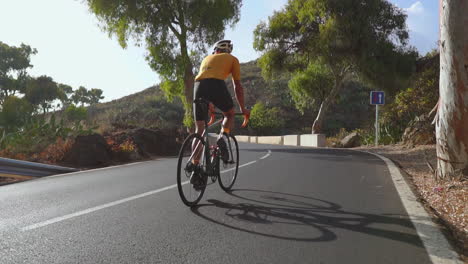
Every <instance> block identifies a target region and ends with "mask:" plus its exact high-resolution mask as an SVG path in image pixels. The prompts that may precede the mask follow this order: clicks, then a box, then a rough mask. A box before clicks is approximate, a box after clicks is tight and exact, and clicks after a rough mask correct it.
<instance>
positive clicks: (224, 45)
mask: <svg viewBox="0 0 468 264" xmlns="http://www.w3.org/2000/svg"><path fill="white" fill-rule="evenodd" d="M233 49H234V45H233V44H232V43H231V41H230V40H226V39H223V40H220V41H218V42H216V44H214V51H218V50H220V51H221V52H227V53H231V52H232V50H233Z"/></svg>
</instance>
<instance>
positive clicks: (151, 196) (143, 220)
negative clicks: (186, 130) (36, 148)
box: [0, 144, 431, 264]
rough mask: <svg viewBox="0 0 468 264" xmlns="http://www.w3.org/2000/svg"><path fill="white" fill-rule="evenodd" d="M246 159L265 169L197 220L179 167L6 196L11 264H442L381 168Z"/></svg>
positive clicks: (364, 158)
mask: <svg viewBox="0 0 468 264" xmlns="http://www.w3.org/2000/svg"><path fill="white" fill-rule="evenodd" d="M268 150H271V154H270V155H269V156H268V157H266V158H264V159H260V158H261V157H265V156H266V155H267V154H268V153H269V152H268ZM240 155H241V164H246V163H248V162H251V161H256V162H255V163H250V164H249V165H247V166H244V167H242V168H241V169H240V170H239V177H238V181H237V182H236V184H235V186H234V191H233V192H232V193H231V194H227V193H225V192H223V191H222V190H221V188H219V186H218V185H217V184H216V185H211V186H209V187H208V188H207V191H206V192H205V195H204V197H203V199H202V201H201V202H200V206H198V207H197V208H194V209H190V208H188V207H186V206H185V205H184V204H183V203H182V202H181V201H180V198H179V195H178V193H177V188H176V187H175V185H174V184H175V183H176V159H172V158H168V159H161V160H157V161H151V162H143V163H137V164H131V165H126V166H121V167H116V168H107V169H100V170H94V171H89V172H81V173H73V174H69V175H61V176H52V177H46V178H41V179H38V180H32V181H27V182H23V183H19V184H12V185H7V186H2V187H0V235H1V238H0V263H2V264H6V263H28V264H29V263H360V264H362V263H399V264H403V263H411V264H415V263H431V261H430V259H429V257H428V254H427V252H426V249H425V248H424V246H423V244H422V242H421V240H420V238H419V236H418V234H417V232H416V231H415V229H414V227H413V224H412V222H411V221H410V220H409V217H408V215H407V213H406V211H405V209H404V208H403V206H402V203H401V201H400V198H399V196H398V194H397V192H396V190H395V187H394V185H393V183H392V180H391V178H390V176H389V172H388V169H387V167H386V165H385V163H384V162H383V161H381V160H380V159H378V158H377V157H374V156H373V155H370V154H366V153H360V152H355V151H350V150H326V149H301V148H293V147H280V146H268V145H249V144H241V154H240Z"/></svg>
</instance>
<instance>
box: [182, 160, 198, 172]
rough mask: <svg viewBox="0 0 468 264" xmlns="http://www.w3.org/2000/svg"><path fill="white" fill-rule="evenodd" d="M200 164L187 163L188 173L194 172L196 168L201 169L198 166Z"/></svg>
mask: <svg viewBox="0 0 468 264" xmlns="http://www.w3.org/2000/svg"><path fill="white" fill-rule="evenodd" d="M197 167H198V166H197V165H195V164H193V163H192V162H189V163H187V166H185V170H186V171H187V172H188V173H191V172H194V171H195V170H197V169H199V168H197Z"/></svg>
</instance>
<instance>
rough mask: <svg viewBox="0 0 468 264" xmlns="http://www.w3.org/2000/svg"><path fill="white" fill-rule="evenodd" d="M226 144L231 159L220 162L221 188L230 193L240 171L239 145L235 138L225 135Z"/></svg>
mask: <svg viewBox="0 0 468 264" xmlns="http://www.w3.org/2000/svg"><path fill="white" fill-rule="evenodd" d="M223 139H224V142H226V145H227V150H228V153H229V159H228V160H227V161H223V160H219V166H220V174H219V186H221V189H223V190H224V191H226V192H228V191H230V190H231V188H232V186H233V185H234V183H235V182H236V179H237V171H238V170H239V145H238V144H237V140H236V138H235V137H234V136H232V135H228V134H226V133H223Z"/></svg>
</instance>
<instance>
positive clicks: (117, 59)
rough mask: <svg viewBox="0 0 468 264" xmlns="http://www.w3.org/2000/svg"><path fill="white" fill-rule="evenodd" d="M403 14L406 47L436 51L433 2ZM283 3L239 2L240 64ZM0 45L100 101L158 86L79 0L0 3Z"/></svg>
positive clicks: (134, 51)
mask: <svg viewBox="0 0 468 264" xmlns="http://www.w3.org/2000/svg"><path fill="white" fill-rule="evenodd" d="M390 2H392V3H393V4H395V5H397V6H398V7H400V8H402V9H403V10H404V11H405V12H406V13H407V15H408V19H407V24H408V28H409V30H410V44H411V45H413V46H415V47H416V48H417V49H418V51H419V52H420V53H421V54H425V53H427V52H428V51H430V50H432V49H434V48H435V47H436V43H437V40H438V36H439V33H438V31H439V30H438V12H439V11H438V8H439V7H438V1H436V0H419V1H418V0H390ZM286 3H287V0H244V1H243V6H242V9H241V19H240V21H239V23H237V24H236V25H235V27H234V28H228V29H227V30H226V32H225V39H231V40H233V41H234V51H233V55H235V56H236V57H238V58H239V60H240V61H241V62H248V61H251V60H254V59H256V58H258V57H259V56H260V54H259V53H258V52H256V51H255V50H254V49H253V47H252V43H253V30H254V29H255V27H256V26H257V25H258V24H259V23H260V22H261V21H267V19H268V16H270V15H272V14H273V12H274V11H275V10H276V11H278V10H280V9H281V8H282V7H283V6H284V5H285V4H286ZM0 41H1V42H4V43H6V44H8V45H10V46H19V45H20V44H21V43H24V44H27V45H29V46H31V47H32V48H35V49H37V51H38V53H37V54H36V55H33V56H32V58H31V64H32V65H33V66H34V67H33V68H32V69H30V70H29V73H30V75H31V76H34V77H37V76H41V75H47V76H50V77H52V78H53V79H54V81H56V82H58V83H63V84H68V85H71V86H72V87H73V88H74V89H78V87H79V86H84V87H86V88H88V89H91V88H99V89H102V90H103V92H104V93H103V95H104V96H105V98H104V100H103V101H104V102H106V101H110V100H114V99H118V98H121V97H123V96H126V95H129V94H133V93H136V92H139V91H142V90H144V89H146V88H148V87H150V86H152V85H155V84H158V83H159V78H158V75H157V74H156V73H155V72H154V71H153V70H152V69H151V68H150V67H149V66H148V64H147V62H146V61H145V59H144V57H145V54H146V51H145V49H144V47H137V46H136V45H134V43H131V44H130V45H129V46H128V47H127V48H126V49H123V48H122V47H120V45H119V44H118V42H117V40H116V39H115V37H114V38H110V37H109V36H108V34H107V33H105V32H103V31H102V30H101V29H100V27H99V23H98V20H97V19H96V17H95V16H94V15H93V14H91V13H90V12H89V10H88V7H87V6H86V4H85V3H83V1H82V0H41V1H39V0H0Z"/></svg>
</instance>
